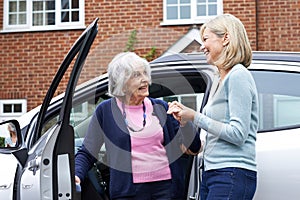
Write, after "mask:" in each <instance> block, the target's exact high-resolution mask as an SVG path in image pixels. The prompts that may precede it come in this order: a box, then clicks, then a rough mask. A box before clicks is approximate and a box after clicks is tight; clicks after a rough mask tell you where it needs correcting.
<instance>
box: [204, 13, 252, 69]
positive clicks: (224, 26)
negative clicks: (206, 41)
mask: <svg viewBox="0 0 300 200" xmlns="http://www.w3.org/2000/svg"><path fill="white" fill-rule="evenodd" d="M206 28H209V29H210V31H211V32H213V33H214V34H216V35H217V36H218V37H220V38H221V37H223V36H224V35H225V34H228V35H229V43H228V45H227V46H226V47H225V48H224V50H223V52H222V53H221V55H220V57H219V59H218V60H217V61H215V63H214V65H215V66H223V68H224V69H225V70H227V69H230V68H232V67H233V66H234V65H236V64H242V65H244V66H245V67H246V68H247V67H248V66H249V65H250V64H251V60H252V49H251V45H250V42H249V39H248V36H247V32H246V30H245V27H244V25H243V23H242V22H241V21H240V20H239V19H238V18H236V17H235V16H233V15H231V14H223V15H219V16H217V17H215V18H214V19H212V20H210V21H208V22H207V23H205V24H203V25H202V26H201V29H200V37H201V39H202V40H203V32H204V30H205V29H206Z"/></svg>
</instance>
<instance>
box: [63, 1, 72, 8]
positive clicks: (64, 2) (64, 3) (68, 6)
mask: <svg viewBox="0 0 300 200" xmlns="http://www.w3.org/2000/svg"><path fill="white" fill-rule="evenodd" d="M61 8H62V9H69V8H70V5H69V0H62V1H61Z"/></svg>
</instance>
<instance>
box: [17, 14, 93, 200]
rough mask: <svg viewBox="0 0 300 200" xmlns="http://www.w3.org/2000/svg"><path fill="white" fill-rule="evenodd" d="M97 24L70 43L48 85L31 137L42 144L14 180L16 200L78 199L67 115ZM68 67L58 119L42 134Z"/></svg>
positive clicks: (90, 26)
mask: <svg viewBox="0 0 300 200" xmlns="http://www.w3.org/2000/svg"><path fill="white" fill-rule="evenodd" d="M97 22H98V19H95V20H94V21H93V22H92V23H91V24H90V25H89V26H88V27H87V28H86V30H85V31H84V32H83V33H82V34H81V36H80V37H79V38H78V39H77V41H76V42H75V43H74V44H73V46H72V48H71V49H70V51H69V53H68V54H67V56H66V57H65V59H64V61H63V62H62V64H61V66H60V68H59V70H58V72H57V74H56V76H55V77H54V79H53V81H52V83H51V86H50V88H49V90H48V92H47V94H46V97H45V99H44V101H43V104H42V106H41V109H40V111H39V114H38V117H37V121H36V124H35V127H34V129H35V130H34V134H33V135H34V137H37V138H41V139H39V140H41V141H43V142H40V143H37V144H36V146H34V147H33V148H31V150H30V152H28V157H27V159H26V161H24V163H23V166H24V170H22V172H21V173H20V175H19V178H18V179H19V180H18V181H17V182H18V187H17V188H18V189H17V190H18V192H17V195H16V196H17V197H16V199H38V200H44V199H45V200H46V199H47V200H49V199H51V200H52V199H60V200H61V199H80V193H78V192H76V187H75V180H74V178H75V175H74V130H73V127H72V126H71V125H70V112H71V108H72V99H73V94H74V90H75V86H76V83H77V80H78V76H79V75H80V72H81V70H82V67H83V64H84V62H85V59H86V57H87V55H88V53H89V50H90V48H91V45H92V43H93V41H94V39H95V37H96V35H97V32H98V26H97ZM72 64H73V65H72ZM70 67H72V71H71V74H70V78H69V81H68V85H67V88H66V91H65V95H64V98H63V102H62V106H61V110H60V114H59V116H58V120H57V122H56V124H55V125H53V126H52V127H51V128H49V129H48V130H47V132H46V133H44V134H43V135H42V129H43V128H44V124H45V116H46V113H47V110H48V107H49V105H50V102H51V100H52V98H53V97H54V94H55V91H56V89H57V87H58V85H59V83H60V82H61V80H62V78H63V77H64V74H65V73H66V71H67V70H68V68H70ZM18 152H20V151H18Z"/></svg>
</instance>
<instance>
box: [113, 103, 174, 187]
mask: <svg viewBox="0 0 300 200" xmlns="http://www.w3.org/2000/svg"><path fill="white" fill-rule="evenodd" d="M117 103H118V106H119V108H120V110H121V112H123V109H122V103H121V102H120V101H119V100H117ZM144 103H145V107H146V126H145V128H144V129H143V130H142V131H140V132H132V131H129V133H130V136H131V137H130V138H131V157H132V173H133V182H134V183H143V182H152V181H161V180H168V179H171V172H170V168H169V161H168V157H167V154H166V150H165V148H164V146H163V140H164V139H163V129H162V127H161V125H160V124H159V120H158V118H157V117H156V116H153V115H152V113H153V106H152V103H151V101H150V100H149V99H148V98H145V100H144ZM125 112H126V118H127V121H128V125H129V126H130V127H132V128H133V129H134V130H140V129H141V128H142V127H143V105H139V106H129V105H125ZM128 130H129V129H128Z"/></svg>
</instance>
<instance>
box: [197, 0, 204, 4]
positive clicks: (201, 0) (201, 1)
mask: <svg viewBox="0 0 300 200" xmlns="http://www.w3.org/2000/svg"><path fill="white" fill-rule="evenodd" d="M197 3H206V0H198V1H197Z"/></svg>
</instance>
